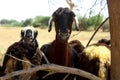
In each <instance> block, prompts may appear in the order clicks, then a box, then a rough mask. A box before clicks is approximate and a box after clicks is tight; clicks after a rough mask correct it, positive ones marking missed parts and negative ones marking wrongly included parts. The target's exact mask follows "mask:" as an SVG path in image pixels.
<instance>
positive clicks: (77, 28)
mask: <svg viewBox="0 0 120 80" xmlns="http://www.w3.org/2000/svg"><path fill="white" fill-rule="evenodd" d="M74 21H75V29H76V30H77V31H79V22H78V18H77V17H76V16H75V17H74Z"/></svg>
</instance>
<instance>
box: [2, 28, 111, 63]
mask: <svg viewBox="0 0 120 80" xmlns="http://www.w3.org/2000/svg"><path fill="white" fill-rule="evenodd" d="M20 30H21V28H20V27H18V28H17V27H0V53H1V54H0V62H1V60H2V59H1V58H2V57H3V56H4V53H5V52H6V50H7V48H8V47H9V46H10V45H11V44H13V43H14V42H16V41H19V40H20ZM37 30H38V33H39V34H38V37H37V40H38V42H39V45H40V46H41V45H43V44H46V43H49V42H51V41H53V40H54V39H55V32H54V29H53V30H52V31H51V32H50V33H48V31H47V29H39V28H37ZM77 33H78V32H77V31H73V32H72V34H71V37H70V39H69V41H70V40H74V39H77V40H80V41H81V42H82V43H83V44H84V45H86V44H87V42H88V41H89V39H90V37H91V36H92V34H93V32H85V31H82V32H80V33H79V34H78V35H76V34H77ZM73 35H76V36H74V37H73ZM101 38H106V39H109V38H110V35H109V32H100V31H99V32H98V33H97V34H96V35H95V37H94V39H93V40H92V42H91V43H94V42H97V41H98V40H99V39H101Z"/></svg>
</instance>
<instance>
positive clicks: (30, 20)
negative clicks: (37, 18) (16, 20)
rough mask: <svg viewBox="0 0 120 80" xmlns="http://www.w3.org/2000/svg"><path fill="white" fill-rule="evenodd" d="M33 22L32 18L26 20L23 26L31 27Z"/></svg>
mask: <svg viewBox="0 0 120 80" xmlns="http://www.w3.org/2000/svg"><path fill="white" fill-rule="evenodd" d="M32 21H33V19H32V18H29V19H26V20H25V21H22V25H21V26H23V27H25V26H31V25H32Z"/></svg>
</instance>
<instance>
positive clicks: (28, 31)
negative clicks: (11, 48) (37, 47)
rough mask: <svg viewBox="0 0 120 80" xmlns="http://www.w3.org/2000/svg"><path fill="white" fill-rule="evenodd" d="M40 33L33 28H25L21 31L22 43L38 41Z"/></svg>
mask: <svg viewBox="0 0 120 80" xmlns="http://www.w3.org/2000/svg"><path fill="white" fill-rule="evenodd" d="M37 34H38V31H37V30H35V29H34V28H33V27H25V28H24V29H22V30H21V38H22V41H26V42H32V41H33V40H35V39H36V37H37Z"/></svg>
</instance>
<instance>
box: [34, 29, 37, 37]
mask: <svg viewBox="0 0 120 80" xmlns="http://www.w3.org/2000/svg"><path fill="white" fill-rule="evenodd" d="M37 35H38V31H37V30H35V31H34V38H36V37H37Z"/></svg>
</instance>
